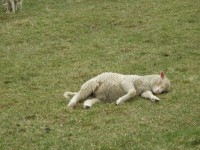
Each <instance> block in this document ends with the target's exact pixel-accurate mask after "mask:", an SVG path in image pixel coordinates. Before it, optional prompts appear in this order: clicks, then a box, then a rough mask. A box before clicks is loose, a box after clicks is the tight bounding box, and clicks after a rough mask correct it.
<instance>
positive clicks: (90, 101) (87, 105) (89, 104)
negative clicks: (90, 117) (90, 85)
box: [83, 98, 100, 109]
mask: <svg viewBox="0 0 200 150" xmlns="http://www.w3.org/2000/svg"><path fill="white" fill-rule="evenodd" d="M97 102H100V100H99V99H97V98H92V99H87V100H86V101H85V102H84V104H83V107H84V108H85V109H89V108H91V107H92V105H94V104H95V103H97Z"/></svg>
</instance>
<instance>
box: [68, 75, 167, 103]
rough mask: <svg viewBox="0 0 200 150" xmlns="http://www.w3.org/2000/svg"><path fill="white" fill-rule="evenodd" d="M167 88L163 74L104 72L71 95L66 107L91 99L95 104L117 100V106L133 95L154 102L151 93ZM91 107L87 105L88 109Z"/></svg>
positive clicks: (157, 92)
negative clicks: (144, 74) (143, 74)
mask: <svg viewBox="0 0 200 150" xmlns="http://www.w3.org/2000/svg"><path fill="white" fill-rule="evenodd" d="M161 81H162V82H161ZM161 85H162V88H161V87H160V86H161ZM169 86H170V82H169V80H168V79H167V78H166V77H164V74H163V78H161V75H146V76H138V75H122V74H118V73H107V72H106V73H102V74H100V75H98V76H96V77H94V78H92V79H90V80H88V81H87V82H85V83H84V84H83V85H82V87H81V89H80V91H79V92H78V93H73V94H72V96H74V97H73V98H72V100H71V101H70V103H69V104H68V107H73V106H75V105H76V103H77V102H78V101H81V100H87V99H88V98H89V101H91V102H92V100H91V98H92V99H93V101H95V102H96V101H102V102H113V101H116V100H117V102H116V104H117V105H119V104H120V103H122V102H124V101H126V100H128V99H130V98H132V97H134V96H135V95H141V96H142V97H146V98H150V99H152V100H154V101H155V100H159V98H157V97H156V96H154V95H153V94H152V93H151V91H152V92H153V93H156V94H160V93H162V92H163V91H165V90H169ZM158 87H159V88H158ZM156 90H158V91H156ZM65 96H66V97H68V96H70V94H69V92H66V93H65ZM89 101H88V102H89ZM88 102H85V103H88ZM85 103H84V104H85ZM91 106H92V105H91ZM91 106H90V105H89V107H91Z"/></svg>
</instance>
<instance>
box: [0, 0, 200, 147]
mask: <svg viewBox="0 0 200 150" xmlns="http://www.w3.org/2000/svg"><path fill="white" fill-rule="evenodd" d="M199 5H200V1H199V0H193V1H191V0H185V1H181V0H166V1H161V0H147V1H145V0H123V1H122V0H101V1H99V0H87V1H85V0H59V1H58V0H46V1H41V0H38V1H32V0H26V1H24V9H23V11H22V12H17V13H16V14H5V12H4V11H3V9H0V41H1V42H0V43H1V44H0V57H1V58H0V68H1V72H0V86H1V91H0V116H1V117H0V149H70V150H71V149H113V150H114V149H153V150H155V149H158V150H160V149H198V148H200V121H199V118H200V115H199V112H200V101H199V97H200V96H199V89H200V87H199V85H200V77H199V74H200V70H199V66H200V61H199V58H200V51H199V49H200V42H199V39H200V26H199V24H200V19H199V18H200V10H199ZM105 71H112V72H119V73H123V74H139V75H145V74H155V73H159V72H160V71H164V72H165V73H166V74H167V76H168V78H169V79H170V80H171V82H172V90H171V92H169V93H167V94H163V95H160V96H159V98H160V99H161V102H160V103H159V104H154V103H152V102H150V101H148V100H144V99H142V98H140V97H135V98H134V99H133V100H131V101H129V102H127V103H125V104H124V105H121V106H119V107H116V106H115V105H114V103H112V104H97V105H95V106H94V107H93V108H92V109H90V110H84V109H83V108H82V104H79V105H78V106H77V107H76V108H75V109H74V110H73V111H69V110H67V109H66V105H67V101H66V100H65V98H64V97H63V96H62V95H63V93H64V92H65V91H78V90H79V88H80V86H81V85H82V84H83V83H84V82H85V81H86V80H88V79H90V78H91V77H94V76H95V75H97V74H99V73H101V72H105Z"/></svg>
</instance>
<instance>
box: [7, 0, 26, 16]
mask: <svg viewBox="0 0 200 150" xmlns="http://www.w3.org/2000/svg"><path fill="white" fill-rule="evenodd" d="M17 4H19V6H20V10H22V5H23V0H7V3H5V4H4V5H6V6H7V11H6V12H7V13H9V12H13V13H15V11H16V10H17Z"/></svg>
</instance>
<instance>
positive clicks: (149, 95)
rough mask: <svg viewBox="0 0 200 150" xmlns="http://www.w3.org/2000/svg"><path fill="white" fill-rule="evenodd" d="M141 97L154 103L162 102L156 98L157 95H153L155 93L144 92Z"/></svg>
mask: <svg viewBox="0 0 200 150" xmlns="http://www.w3.org/2000/svg"><path fill="white" fill-rule="evenodd" d="M141 97H144V98H148V99H150V100H151V101H153V102H159V101H160V99H159V98H158V97H156V96H155V95H153V93H152V92H151V91H146V92H143V93H142V94H141Z"/></svg>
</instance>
